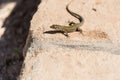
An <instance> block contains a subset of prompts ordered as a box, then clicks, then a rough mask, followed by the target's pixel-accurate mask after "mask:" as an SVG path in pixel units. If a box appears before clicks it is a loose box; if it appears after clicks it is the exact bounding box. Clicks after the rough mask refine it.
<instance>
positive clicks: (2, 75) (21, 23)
mask: <svg viewBox="0 0 120 80" xmlns="http://www.w3.org/2000/svg"><path fill="white" fill-rule="evenodd" d="M8 1H9V0H8ZM13 1H14V0H13ZM40 2H41V0H19V1H18V2H17V5H16V6H15V8H14V9H13V11H12V12H11V14H10V15H9V16H8V17H7V18H6V20H5V21H4V24H3V26H2V27H5V28H6V30H5V32H4V34H3V35H2V37H1V38H0V80H17V78H18V77H19V75H20V73H21V68H22V65H23V61H24V58H25V55H26V53H24V54H23V48H24V47H25V44H26V39H27V36H28V35H29V28H30V21H31V19H32V17H33V15H34V13H35V12H36V11H37V7H38V5H39V3H40Z"/></svg>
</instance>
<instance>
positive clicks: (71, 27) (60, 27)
mask: <svg viewBox="0 0 120 80" xmlns="http://www.w3.org/2000/svg"><path fill="white" fill-rule="evenodd" d="M70 3H71V2H69V3H68V4H67V5H66V10H67V12H68V13H69V14H71V15H72V16H73V17H75V18H77V19H78V20H79V23H74V22H69V25H68V26H65V25H57V24H53V25H52V26H50V28H52V29H55V30H60V31H62V32H63V34H64V35H65V36H67V37H69V35H68V33H70V32H75V31H80V32H81V33H82V30H81V29H80V28H79V27H80V26H81V25H82V24H83V23H84V19H83V17H82V16H80V15H78V14H76V13H74V12H72V11H71V10H70V9H69V4H70Z"/></svg>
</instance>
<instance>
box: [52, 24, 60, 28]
mask: <svg viewBox="0 0 120 80" xmlns="http://www.w3.org/2000/svg"><path fill="white" fill-rule="evenodd" d="M59 27H60V25H56V24H54V25H52V26H50V28H52V29H59Z"/></svg>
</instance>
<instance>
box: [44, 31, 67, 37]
mask: <svg viewBox="0 0 120 80" xmlns="http://www.w3.org/2000/svg"><path fill="white" fill-rule="evenodd" d="M56 33H61V34H63V35H64V36H66V37H69V36H68V35H66V34H64V31H61V30H50V31H45V32H43V34H56Z"/></svg>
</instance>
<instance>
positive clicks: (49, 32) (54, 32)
mask: <svg viewBox="0 0 120 80" xmlns="http://www.w3.org/2000/svg"><path fill="white" fill-rule="evenodd" d="M56 33H62V34H63V33H64V32H63V31H60V30H50V31H45V32H44V33H43V34H56Z"/></svg>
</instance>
